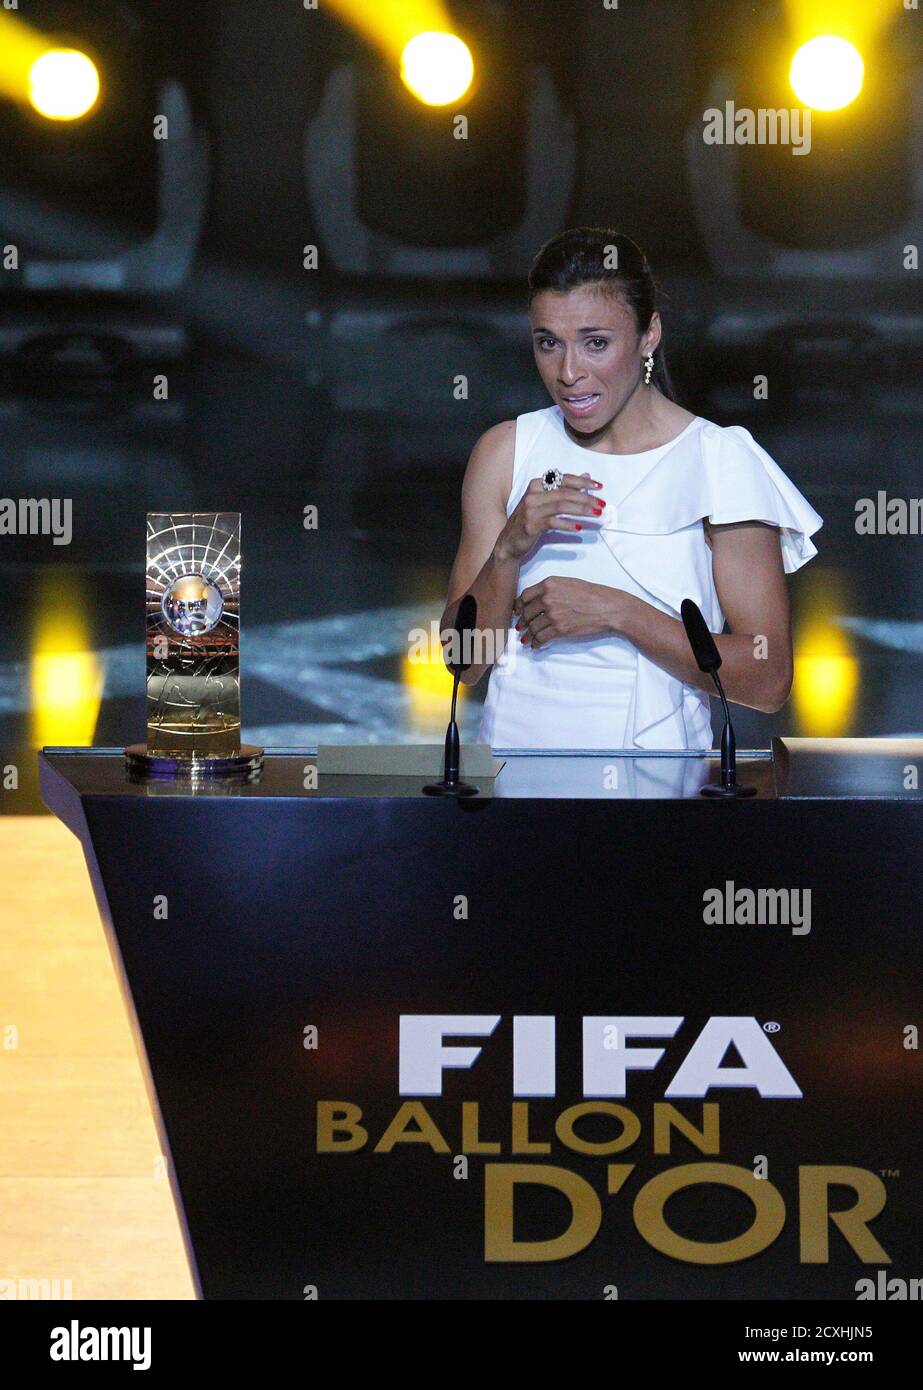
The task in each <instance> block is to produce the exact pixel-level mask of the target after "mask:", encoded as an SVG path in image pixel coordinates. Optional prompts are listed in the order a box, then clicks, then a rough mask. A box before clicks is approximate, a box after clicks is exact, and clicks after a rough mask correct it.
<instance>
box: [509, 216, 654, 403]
mask: <svg viewBox="0 0 923 1390" xmlns="http://www.w3.org/2000/svg"><path fill="white" fill-rule="evenodd" d="M578 285H599V286H600V287H601V288H606V287H609V286H611V287H612V289H614V290H616V291H617V292H618V294H619V295H620V296H621V298H622V300H623V301H624V302H625V304H626V305H627V306H628V307H629V308H630V309H632V310H633V311H634V315H635V319H636V320H637V324H638V332H639V333H644V332H645V331H646V330H647V329H648V328H649V327H650V322H651V319H652V318H653V316H654V311H655V309H657V308H658V307H659V306H658V301H657V284H656V282H655V280H654V277H653V275H652V273H651V268H650V266H649V265H648V263H647V258H646V256H645V255H644V252H643V251H642V250H641V248H640V246H638V244H637V242H634V241H632V239H631V237H629V236H625V234H624V233H623V232H615V231H613V230H612V228H611V227H571V228H570V229H569V230H568V231H566V232H561V233H560V234H559V235H558V236H556V237H553V238H552V239H551V241H548V242H546V243H545V245H544V246H543V247H542V249H541V251H539V253H538V255H537V256H536V258H535V260H534V261H533V263H532V269H531V270H530V271H529V303H530V305H531V303H532V300H533V299H534V298H535V296H536V295H537V294H538V293H539V292H540V291H541V290H559V291H566V290H572V289H575V288H576V287H577V286H578ZM651 379H652V381H653V383H654V385H655V386H657V387H658V388H659V390H661V391H662V392H663V394H664V395H665V396H667V397H669V399H670V400H671V401H674V400H676V395H675V392H674V390H673V382H672V381H671V379H670V373H669V371H668V370H667V363H666V358H665V357H664V352H663V343H662V341H661V344H660V346H659V347H658V348H657V350H656V352H655V353H654V371H653V375H652V378H651Z"/></svg>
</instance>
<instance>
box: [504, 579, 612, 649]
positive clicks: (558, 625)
mask: <svg viewBox="0 0 923 1390" xmlns="http://www.w3.org/2000/svg"><path fill="white" fill-rule="evenodd" d="M624 597H625V594H624V591H623V590H621V589H611V588H610V587H609V586H608V585H607V584H589V583H587V581H586V580H585V579H567V578H565V577H564V576H563V575H560V574H552V575H549V577H548V578H547V579H543V580H542V582H541V583H540V584H532V585H531V586H530V587H529V588H528V589H523V591H522V593H521V594H520V595H519V597H518V598H517V600H516V602H515V603H514V604H513V616H514V617H516V618H518V622H517V623H516V631H517V632H521V633H522V642H523V644H524V645H525V646H527V647H536V648H538V647H544V646H545V645H546V644H547V643H548V642H551V641H552V640H553V639H554V638H555V637H611V636H612V635H613V634H614V633H616V632H618V615H619V605H620V601H621V600H622V599H623V598H624Z"/></svg>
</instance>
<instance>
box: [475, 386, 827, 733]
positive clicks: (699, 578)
mask: <svg viewBox="0 0 923 1390" xmlns="http://www.w3.org/2000/svg"><path fill="white" fill-rule="evenodd" d="M549 468H559V469H560V470H561V472H562V473H578V474H580V473H588V474H589V475H590V477H592V478H595V479H596V481H597V482H601V483H602V484H603V487H602V488H601V489H600V492H601V494H602V496H603V498H604V499H605V502H606V507H605V510H604V512H603V514H602V516H601V517H600V518H599V519H596V518H595V517H582V518H580V520H581V522H582V524H583V528H584V529H583V531H582V532H569V531H555V532H547V533H546V534H545V536H544V537H543V538H542V539H541V540H540V541H539V542H538V543H537V545H536V546H535V547H534V548H533V549H532V551H530V553H529V555H528V556H527V557H526V558H525V560H524V561H523V563H522V564H521V566H520V571H519V583H518V586H517V593H521V592H522V590H523V589H527V588H529V587H530V586H531V585H533V584H537V583H538V582H539V581H540V580H542V579H547V578H548V577H549V576H551V575H566V576H569V577H572V578H575V579H584V580H587V581H588V582H590V583H593V584H606V585H609V586H610V587H612V588H616V589H624V590H626V591H627V592H628V593H631V594H636V595H637V596H638V597H639V598H642V599H644V600H645V601H646V602H647V603H650V604H652V605H653V606H654V607H655V608H659V609H660V610H661V611H662V612H664V613H669V614H670V615H671V616H672V617H674V618H679V616H680V604H681V603H682V601H683V599H684V598H691V599H693V600H694V601H695V602H696V603H697V604H698V606H699V608H700V609H701V610H702V614H703V616H704V618H705V621H706V623H707V625H708V627H709V629H710V631H712V632H715V633H720V632H722V631H723V628H724V614H723V613H722V611H721V605H720V602H719V599H718V594H717V591H716V589H715V583H714V579H713V577H712V565H711V550H710V548H709V546H708V544H707V542H706V539H705V529H704V526H703V524H702V519H703V517H708V519H709V520H710V521H713V522H715V523H721V522H732V521H751V520H752V521H765V522H769V523H771V524H772V525H774V526H777V527H779V539H780V545H781V549H782V560H783V565H784V569H785V572H786V573H791V572H792V571H793V570H796V569H798V568H799V567H800V566H801V565H803V564H805V563H806V562H807V561H808V560H810V559H811V558H812V557H813V556H814V555H816V554H817V548H816V546H815V545H814V544H813V543H812V541H811V539H810V537H811V536H812V535H813V534H814V532H815V531H817V530H819V529H820V527H821V525H822V524H823V522H822V518H821V517H820V516H819V515H818V513H817V512H816V511H815V510H814V508H813V507H812V506H811V505H810V503H809V502H808V501H807V499H806V498H805V497H803V496H802V494H801V493H800V492H799V491H798V489H797V488H796V487H795V485H794V483H792V482H791V480H790V479H789V478H787V477H786V475H785V474H784V473H783V471H782V469H781V468H780V467H779V465H778V464H777V463H776V462H775V461H774V460H773V459H772V458H770V456H769V454H767V453H766V451H765V450H764V449H762V448H760V446H759V445H758V444H757V443H756V441H755V440H754V439H753V437H752V435H751V434H750V433H749V431H748V430H745V429H743V428H742V427H741V426H739V425H732V426H730V427H728V428H722V427H721V426H719V425H715V424H712V423H711V422H710V421H708V420H704V419H702V418H701V417H700V416H697V417H696V419H695V420H693V421H692V422H691V423H690V424H689V425H688V426H687V428H686V429H685V430H683V432H682V433H681V434H680V435H678V436H677V437H676V438H675V439H673V440H672V441H671V442H670V443H668V444H663V445H661V446H660V447H659V448H656V449H647V450H645V451H644V452H643V453H640V454H606V453H598V452H597V451H595V450H591V449H585V448H583V447H582V446H581V445H579V444H575V443H574V441H573V440H572V439H571V438H570V436H569V435H568V433H567V430H566V428H565V424H564V415H563V412H562V410H561V408H560V407H559V406H556V405H553V406H548V407H547V408H546V409H544V410H535V411H531V412H529V413H528V414H525V415H520V416H519V417H518V419H517V421H516V452H515V458H514V463H513V481H512V487H511V489H510V495H509V499H508V501H507V506H506V511H507V515H508V516H509V515H510V514H511V513H512V512H513V510H514V508H515V507H516V505H517V503H518V502H519V500H520V498H521V497H522V495H523V493H524V492H525V490H526V488H527V487H528V485H529V483H530V481H531V480H532V479H533V478H537V477H539V476H540V475H541V474H542V473H544V472H545V470H546V469H549ZM589 495H590V496H592V493H590V494H589ZM520 638H521V634H520V633H518V632H517V631H516V630H515V626H512V627H511V628H510V632H509V634H508V639H507V643H506V649H505V651H504V653H503V655H502V657H501V658H500V660H499V661H498V662H497V664H496V665H495V666H494V668H493V670H492V671H491V674H490V684H489V686H488V690H487V698H486V700H485V703H484V711H483V715H482V718H481V724H480V728H479V730H478V742H479V743H487V744H489V745H490V746H491V747H492V748H629V749H631V748H674V749H686V748H695V749H701V748H711V747H712V729H711V719H710V701H709V699H708V697H707V696H706V695H704V694H703V693H702V692H701V691H700V690H698V689H697V688H696V687H695V686H691V685H687V684H685V683H684V682H683V681H680V680H678V679H677V678H676V677H675V676H672V675H670V673H669V672H668V671H665V670H664V669H663V667H661V666H658V665H657V664H656V662H653V661H650V660H649V659H648V658H647V657H646V656H644V654H643V653H642V652H640V651H639V650H638V649H637V647H635V646H634V644H633V643H632V642H630V641H629V640H628V639H627V638H625V637H620V636H613V637H582V638H555V639H554V640H552V641H551V642H549V643H548V645H547V646H546V647H542V648H539V649H537V650H536V649H534V648H532V647H526V646H523V645H522V642H521V640H520ZM704 679H706V678H705V677H703V680H704Z"/></svg>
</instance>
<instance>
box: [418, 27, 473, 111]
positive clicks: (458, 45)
mask: <svg viewBox="0 0 923 1390" xmlns="http://www.w3.org/2000/svg"><path fill="white" fill-rule="evenodd" d="M473 76H474V61H473V59H472V57H471V51H470V49H469V48H468V46H467V44H465V43H463V42H462V40H461V39H460V38H458V37H457V36H456V35H455V34H442V33H438V32H435V31H432V30H430V31H427V32H426V33H422V34H415V35H414V37H413V38H412V39H411V40H410V41H409V43H408V44H407V45H406V46H405V48H404V52H403V53H402V55H401V80H402V82H403V83H404V85H405V87H407V88H408V90H409V91H411V92H413V94H414V96H415V97H419V99H420V101H422V102H424V103H425V104H426V105H427V106H448V104H449V103H450V102H453V101H458V99H459V97H462V96H464V94H465V92H467V90H468V88H469V87H470V86H471V79H472V77H473Z"/></svg>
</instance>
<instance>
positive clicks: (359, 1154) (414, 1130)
mask: <svg viewBox="0 0 923 1390" xmlns="http://www.w3.org/2000/svg"><path fill="white" fill-rule="evenodd" d="M495 751H498V756H500V757H503V758H504V759H505V766H504V767H503V770H502V771H501V772H500V774H499V776H498V778H497V779H496V782H495V783H490V782H485V783H483V784H481V794H480V795H479V796H477V797H474V798H471V799H469V800H467V801H458V802H456V801H450V800H439V799H433V798H429V797H426V796H424V795H423V794H422V783H423V782H424V781H425V780H427V779H426V778H420V779H418V780H417V781H414V780H413V779H409V778H398V779H389V778H385V777H366V778H363V777H355V776H337V777H330V776H325V775H323V774H321V776H320V778H319V779H317V780H316V779H314V778H313V777H312V776H311V768H312V765H313V762H314V759H313V755H312V753H311V751H310V750H303V751H300V752H299V751H297V750H291V751H287V752H284V753H281V752H280V753H278V754H271V753H270V754H267V757H266V762H265V766H264V769H263V772H262V776H261V777H260V779H259V780H258V781H256V782H254V783H249V784H246V783H245V784H235V783H228V784H216V785H209V784H207V785H204V786H202V788H201V789H195V790H192V789H190V788H188V787H187V788H186V789H185V790H184V789H183V788H182V787H179V786H175V785H171V784H166V785H164V784H157V783H150V784H143V783H138V782H133V781H130V780H129V778H128V776H127V774H126V771H125V766H124V761H123V758H122V754H121V751H119V750H82V749H46V750H44V752H43V753H42V754H41V755H40V772H41V785H42V794H43V798H44V800H45V802H46V804H47V805H48V806H49V808H50V809H51V810H52V811H53V812H54V813H55V814H56V815H57V816H59V817H60V818H61V819H62V820H63V821H64V822H65V823H66V824H67V825H68V826H69V827H70V829H71V830H72V831H73V832H74V833H75V834H76V835H77V836H78V837H79V838H80V840H81V842H82V844H83V847H84V851H85V853H86V858H87V865H88V868H89V871H90V874H91V877H92V880H93V885H94V889H95V893H96V898H97V902H98V905H99V910H100V913H101V916H102V919H103V922H104V924H105V926H106V929H107V932H108V937H109V942H110V946H111V949H112V953H113V957H114V959H115V962H116V965H117V968H118V970H119V973H120V976H121V979H122V981H123V985H124V990H125V995H126V999H127V1001H128V1003H129V1006H130V1009H131V1011H132V1014H133V1018H134V1020H135V1022H136V1038H137V1041H138V1045H139V1049H140V1053H141V1057H142V1062H143V1065H144V1066H145V1068H146V1070H147V1073H148V1076H149V1079H150V1083H151V1087H152V1098H153V1100H154V1101H155V1112H156V1114H157V1118H158V1122H159V1124H160V1128H161V1136H162V1142H163V1146H164V1152H165V1154H167V1155H168V1156H169V1159H170V1165H171V1179H172V1182H173V1190H174V1194H175V1197H176V1200H177V1204H178V1209H179V1211H180V1215H181V1217H182V1219H183V1221H184V1224H185V1229H186V1231H187V1233H188V1248H189V1253H190V1259H191V1262H192V1265H193V1270H194V1273H195V1274H196V1276H197V1279H198V1284H199V1288H200V1291H201V1293H202V1295H203V1296H204V1297H205V1298H209V1299H222V1298H223V1299H234V1298H237V1299H305V1298H313V1297H319V1298H385V1299H390V1298H411V1297H421V1298H435V1299H467V1298H488V1299H542V1298H555V1299H559V1298H567V1299H604V1298H612V1297H619V1298H622V1299H657V1298H666V1299H703V1298H704V1299H708V1298H715V1299H756V1298H775V1299H786V1298H810V1299H825V1298H832V1299H843V1300H848V1301H853V1300H855V1299H856V1298H857V1296H859V1294H860V1293H861V1291H862V1290H863V1289H865V1287H866V1285H865V1284H863V1283H861V1281H864V1280H868V1281H871V1284H870V1286H871V1285H874V1283H875V1281H876V1280H878V1279H879V1277H880V1275H881V1274H882V1272H883V1277H885V1278H886V1279H894V1278H895V1277H899V1278H904V1279H908V1280H909V1279H911V1278H918V1277H919V1276H920V1275H921V1274H923V1270H921V1268H920V1259H919V1210H920V1196H921V1180H920V1167H919V1158H918V1152H917V1151H918V1147H919V1143H918V1134H919V1127H920V1103H919V1097H920V1093H921V1086H920V1082H921V1063H920V1052H919V1051H918V1050H917V1048H916V1045H915V1034H914V1032H913V1030H914V1028H918V1027H919V1025H920V1023H921V1017H920V1000H921V997H923V995H921V983H923V980H921V970H920V965H921V955H923V948H921V930H920V928H921V913H920V903H921V899H923V882H921V880H923V797H921V793H920V792H919V790H917V787H916V778H915V775H914V773H913V771H912V769H913V768H914V767H916V768H917V769H919V768H921V767H923V740H916V741H914V740H907V741H897V740H895V741H890V740H862V741H859V742H858V743H851V742H849V741H843V740H829V741H814V740H784V741H779V740H777V741H775V742H774V745H773V749H772V751H771V754H770V752H769V751H768V750H767V752H766V753H765V754H762V755H758V756H742V757H741V760H740V767H739V774H738V775H739V778H740V780H741V781H749V782H756V784H757V785H758V795H757V796H756V797H755V798H753V799H752V800H750V801H741V802H734V803H726V802H715V801H709V800H706V799H704V798H702V797H701V796H699V795H698V788H699V786H700V785H701V784H702V782H703V781H704V780H707V779H709V778H713V777H714V776H715V772H716V763H715V761H714V760H713V759H709V758H705V757H702V756H701V755H692V756H685V757H684V756H680V755H676V756H672V755H652V756H640V755H639V756H636V757H628V756H624V755H623V754H621V753H619V752H614V753H601V754H596V755H592V756H590V755H585V754H575V755H568V754H566V753H561V754H558V755H556V759H555V758H554V757H542V756H537V755H536V756H529V757H527V756H518V755H512V754H508V753H505V752H503V751H502V750H495ZM556 787H557V788H560V789H562V790H561V793H560V794H555V788H556Z"/></svg>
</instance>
